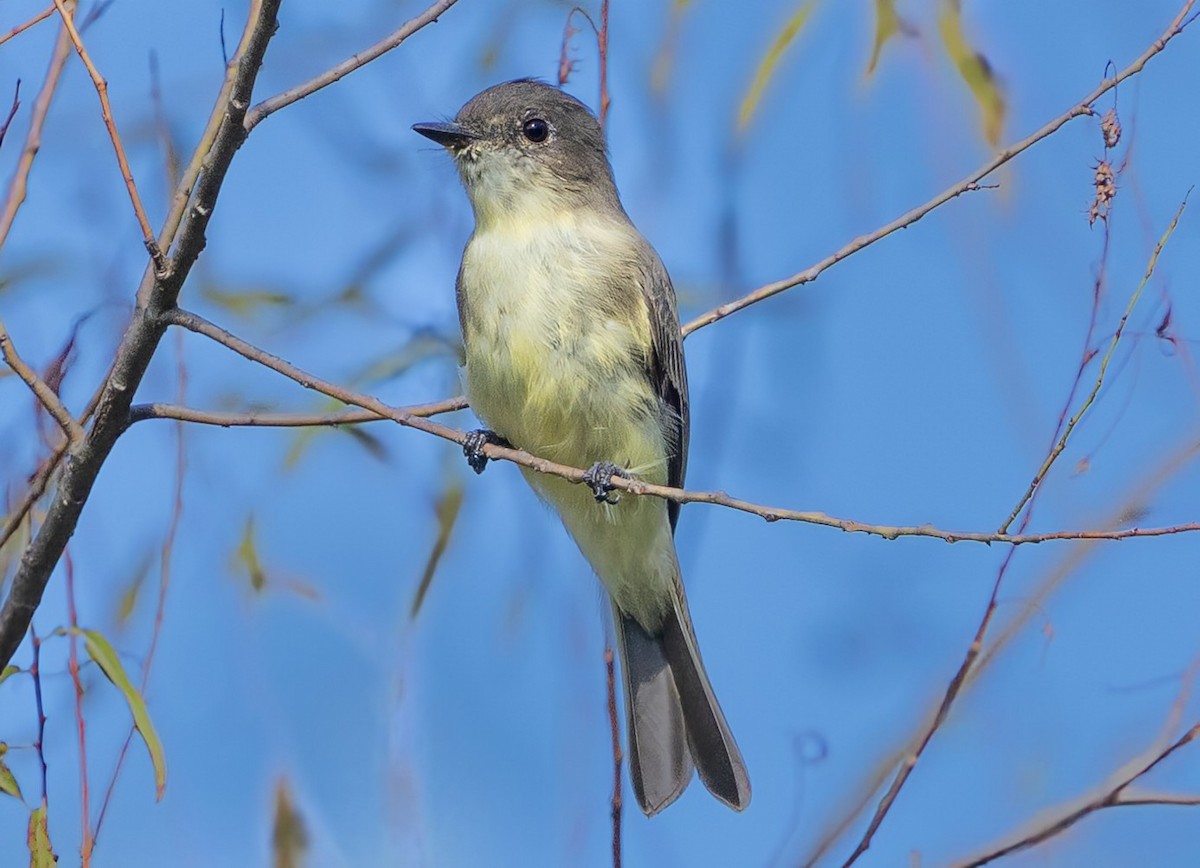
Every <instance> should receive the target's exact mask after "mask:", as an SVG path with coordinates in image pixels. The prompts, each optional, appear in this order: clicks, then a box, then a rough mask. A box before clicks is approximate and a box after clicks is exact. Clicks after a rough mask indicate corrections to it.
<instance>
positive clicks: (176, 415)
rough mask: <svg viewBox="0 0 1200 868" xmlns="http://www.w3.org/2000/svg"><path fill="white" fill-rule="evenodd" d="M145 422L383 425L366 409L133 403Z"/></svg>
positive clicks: (447, 403)
mask: <svg viewBox="0 0 1200 868" xmlns="http://www.w3.org/2000/svg"><path fill="white" fill-rule="evenodd" d="M466 408H467V401H466V399H465V398H447V399H445V400H443V401H434V402H432V403H429V404H418V405H415V406H412V407H405V408H404V410H403V412H405V413H407V414H409V415H410V416H422V417H428V416H437V415H440V414H441V413H452V412H454V411H455V410H465V409H466ZM145 419H175V420H178V421H180V422H194V423H196V424H200V425H219V426H220V427H222V428H234V427H243V426H244V427H250V428H313V427H321V426H329V425H359V424H362V423H364V422H383V421H386V420H387V417H386V416H381V415H379V414H378V413H374V412H372V411H370V410H341V411H339V412H337V413H256V412H253V411H252V412H247V413H226V412H220V411H214V410H196V409H193V408H192V407H179V406H177V405H175V404H136V405H134V406H133V407H132V408H131V409H130V411H129V421H130V423H133V422H141V421H143V420H145Z"/></svg>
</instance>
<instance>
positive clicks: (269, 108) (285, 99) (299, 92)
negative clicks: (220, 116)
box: [246, 0, 458, 132]
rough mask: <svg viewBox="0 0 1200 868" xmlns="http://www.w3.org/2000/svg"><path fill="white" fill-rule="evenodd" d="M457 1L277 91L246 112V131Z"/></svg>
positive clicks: (445, 0)
mask: <svg viewBox="0 0 1200 868" xmlns="http://www.w3.org/2000/svg"><path fill="white" fill-rule="evenodd" d="M457 2H458V0H438V2H436V3H434V4H433V5H432V6H430V7H429V8H428V9H426V10H425V11H424V12H422V13H421V14H420V15H417V16H416V17H415V18H410V19H409V20H408V21H405V22H404V23H403V24H402V25H400V27H399V28H398V29H397V30H395V31H394V32H393V33H392V34H391V35H389V36H387V37H385V38H384V39H381V40H380V41H379V42H376V43H375V44H374V45H372V46H371V47H370V48H367V49H364V50H363V51H360V52H358V53H357V54H354V55H351V56H350V57H348V58H346V60H344V61H342V62H341V63H339V64H338V65H337V66H335V67H333V68H332V69H328V70H326V71H325V72H323V73H321V74H320V75H318V76H316V77H315V78H311V79H309V80H308V81H306V82H304V83H303V84H298V85H296V86H295V87H293V88H290V89H288V90H285V91H284V92H283V93H280V94H276V95H275V96H273V97H271V98H270V99H265V100H263V101H262V102H260V103H259V104H258V105H256V106H255V107H254V108H252V109H251V110H250V111H249V113H248V114H247V115H246V132H250V130H252V129H254V128H255V127H256V126H258V125H259V123H261V122H262V120H263V119H264V118H266V117H267V116H268V115H272V114H274V113H275V112H277V111H279V110H280V109H281V108H285V107H286V106H289V105H291V104H292V103H294V102H299V101H300V100H302V99H304V98H305V97H306V96H311V95H312V94H314V93H316V92H317V91H319V90H320V89H321V88H323V87H328V86H329V85H331V84H333V83H334V82H335V81H338V80H340V79H342V78H345V77H346V76H347V75H349V74H350V73H352V72H354V70H356V69H358V68H359V67H361V66H365V65H366V64H368V63H370V62H371V61H372V60H374V59H375V58H377V57H379V56H380V55H383V54H386V53H387V52H389V51H391V50H392V49H393V48H395V47H396V46H398V45H399V44H400V43H401V42H403V41H404V40H406V39H408V37H410V36H412V35H413V34H414V33H416V32H417V31H418V30H420V29H422V28H423V27H425V26H426V25H428V24H434V23H436V22H437V20H438V18H439V17H440V16H441V15H442V13H444V12H445V11H446V10H447V9H449V8H450V7H451V6H453V5H454V4H455V3H457Z"/></svg>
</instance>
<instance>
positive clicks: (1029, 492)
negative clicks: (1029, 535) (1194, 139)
mask: <svg viewBox="0 0 1200 868" xmlns="http://www.w3.org/2000/svg"><path fill="white" fill-rule="evenodd" d="M1188 192H1189V194H1190V192H1191V191H1190V190H1189V191H1188ZM1186 207H1187V196H1184V197H1183V201H1182V202H1181V203H1180V204H1179V210H1177V211H1176V212H1175V216H1174V217H1173V218H1172V219H1171V223H1170V225H1169V226H1167V231H1166V232H1164V233H1163V234H1162V237H1161V238H1159V239H1158V243H1157V244H1155V245H1154V251H1153V252H1152V253H1151V254H1150V261H1149V262H1147V263H1146V271H1145V272H1144V273H1143V274H1142V279H1141V281H1140V282H1139V283H1138V285H1137V289H1135V290H1134V291H1133V295H1132V296H1130V298H1129V303H1128V304H1127V305H1126V306H1125V312H1124V313H1123V314H1121V320H1120V322H1118V323H1117V329H1116V331H1114V332H1113V336H1112V340H1110V341H1109V343H1108V350H1107V352H1105V353H1104V358H1102V359H1101V360H1100V370H1099V371H1098V372H1097V374H1096V382H1095V383H1093V384H1092V390H1091V391H1090V392H1089V393H1088V396H1087V397H1086V398H1085V399H1084V401H1083V404H1082V405H1081V406H1080V408H1079V409H1078V410H1077V411H1076V412H1075V415H1074V416H1072V417H1071V419H1070V421H1069V422H1067V425H1066V427H1065V428H1063V432H1062V436H1061V437H1060V438H1059V439H1058V443H1056V444H1055V446H1054V448H1053V449H1051V450H1050V454H1049V455H1047V456H1046V460H1045V461H1043V462H1042V466H1041V467H1039V468H1038V471H1037V473H1035V474H1034V475H1033V479H1032V480H1030V482H1029V487H1028V488H1027V489H1026V490H1025V493H1024V494H1023V495H1021V499H1020V500H1019V501H1017V505H1016V506H1014V507H1013V509H1012V512H1011V513H1009V516H1008V518H1006V519H1005V520H1004V523H1003V524H1002V525H1000V528H999V531H1000V533H1004V532H1005V531H1007V530H1008V528H1009V527H1010V526H1011V525H1012V523H1013V522H1014V521H1015V520H1016V518H1017V516H1018V515H1020V514H1021V510H1022V509H1024V508H1025V505H1026V504H1027V503H1029V500H1030V498H1032V497H1033V492H1034V490H1035V489H1036V488H1037V487H1038V486H1039V485H1040V484H1041V482H1042V480H1043V479H1045V478H1046V474H1047V473H1049V472H1050V468H1051V467H1052V466H1053V465H1054V462H1055V461H1057V460H1058V456H1060V455H1062V453H1063V450H1064V449H1066V448H1067V438H1069V437H1070V436H1071V432H1072V431H1074V430H1075V426H1076V425H1077V424H1079V420H1080V419H1082V418H1083V414H1084V413H1086V412H1087V411H1088V408H1089V407H1091V406H1092V403H1093V402H1094V401H1095V400H1096V396H1097V395H1098V394H1100V387H1101V386H1103V385H1104V374H1105V373H1106V372H1107V371H1108V364H1109V362H1111V361H1112V357H1113V353H1115V352H1116V350H1117V344H1119V343H1120V342H1121V337H1122V336H1123V335H1124V334H1125V325H1126V323H1128V322H1129V317H1130V315H1132V314H1133V309H1134V307H1135V306H1136V305H1137V303H1138V299H1140V298H1141V297H1142V290H1144V289H1145V288H1146V284H1147V283H1149V282H1150V277H1151V276H1152V275H1153V274H1154V268H1155V266H1156V265H1157V264H1158V256H1159V254H1160V253H1162V251H1163V248H1164V247H1166V245H1167V241H1168V240H1170V238H1171V235H1172V234H1173V233H1174V232H1175V227H1176V226H1178V225H1179V218H1180V217H1181V216H1183V209H1184V208H1186Z"/></svg>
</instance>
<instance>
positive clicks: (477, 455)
mask: <svg viewBox="0 0 1200 868" xmlns="http://www.w3.org/2000/svg"><path fill="white" fill-rule="evenodd" d="M489 443H490V444H491V445H492V446H510V445H511V444H510V443H509V442H508V441H507V440H505V439H504V438H503V437H501V436H500V435H499V434H497V433H496V432H495V431H489V430H488V429H487V428H480V429H478V430H476V431H468V432H467V440H466V442H465V443H463V455H465V456H466V458H467V464H470V465H471V469H472V470H474V471H475V472H476V473H483V468H485V467H487V463H488V457H487V455H485V454H484V452H483V447H485V446H487V445H488V444H489Z"/></svg>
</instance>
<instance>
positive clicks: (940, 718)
mask: <svg viewBox="0 0 1200 868" xmlns="http://www.w3.org/2000/svg"><path fill="white" fill-rule="evenodd" d="M1186 202H1187V199H1186V197H1185V199H1184V204H1186ZM1183 207H1184V205H1180V207H1179V210H1178V211H1177V212H1176V213H1175V217H1174V218H1173V219H1172V220H1171V224H1170V226H1169V228H1168V229H1167V231H1166V233H1164V235H1163V237H1162V239H1161V240H1160V241H1159V243H1158V245H1157V246H1156V247H1155V249H1154V252H1153V253H1152V254H1151V256H1150V261H1149V264H1148V266H1147V269H1146V273H1145V275H1144V276H1143V277H1142V280H1141V282H1140V283H1139V284H1138V287H1137V289H1136V290H1135V291H1134V293H1133V295H1132V297H1131V298H1130V301H1129V304H1128V305H1127V306H1126V308H1125V313H1124V315H1123V316H1122V317H1121V322H1120V325H1119V326H1118V328H1117V332H1116V334H1115V335H1114V338H1113V341H1112V343H1111V344H1110V346H1109V350H1108V353H1107V354H1106V355H1105V357H1104V362H1103V363H1102V364H1101V367H1100V374H1099V377H1098V378H1097V380H1096V385H1095V387H1094V388H1093V390H1092V392H1091V394H1090V395H1089V396H1088V399H1087V400H1086V401H1085V402H1084V405H1083V407H1082V408H1081V409H1080V411H1079V412H1078V413H1076V415H1075V416H1074V417H1073V418H1072V419H1071V421H1070V422H1069V423H1068V424H1067V426H1066V428H1065V429H1064V430H1063V436H1062V439H1061V440H1060V441H1059V446H1060V448H1059V450H1058V451H1059V452H1061V451H1062V450H1061V447H1062V446H1065V444H1066V438H1067V436H1068V435H1069V434H1070V433H1071V429H1072V428H1073V427H1074V425H1075V423H1076V422H1077V421H1078V420H1079V418H1080V417H1081V416H1082V414H1083V412H1084V411H1085V410H1086V409H1087V408H1088V406H1090V405H1091V403H1092V401H1093V399H1094V398H1095V397H1096V394H1097V393H1098V392H1099V391H1100V386H1101V384H1102V383H1103V380H1104V371H1105V369H1106V368H1107V365H1108V361H1109V359H1111V357H1112V354H1113V351H1114V350H1115V349H1116V345H1117V342H1118V341H1119V340H1120V336H1121V333H1122V331H1123V330H1124V326H1125V323H1126V321H1128V319H1129V315H1130V314H1131V313H1132V311H1133V307H1134V305H1135V304H1136V303H1137V300H1138V298H1139V297H1140V295H1141V292H1142V289H1143V287H1145V285H1146V283H1147V282H1148V281H1149V280H1150V276H1151V275H1152V274H1153V273H1154V267H1155V265H1156V263H1157V262H1158V255H1159V253H1160V252H1161V251H1162V248H1163V246H1164V245H1165V244H1166V242H1167V239H1169V238H1170V237H1171V233H1172V232H1174V230H1175V226H1176V225H1177V224H1178V222H1179V216H1180V214H1182V213H1183ZM1035 488H1036V487H1032V488H1031V489H1030V491H1029V492H1028V493H1027V496H1026V497H1025V498H1024V499H1023V500H1022V502H1021V504H1020V506H1019V507H1018V508H1017V509H1016V510H1014V511H1013V516H1012V517H1015V516H1016V515H1017V514H1018V513H1020V511H1021V507H1023V506H1024V504H1026V503H1029V502H1030V499H1031V498H1032V497H1033V496H1034V494H1035V493H1036V492H1035ZM1032 515H1033V512H1032V506H1031V508H1030V509H1029V510H1026V511H1025V515H1024V517H1023V518H1022V521H1021V527H1020V530H1021V532H1022V533H1023V532H1024V531H1025V529H1026V528H1027V527H1028V526H1029V522H1030V520H1031V518H1032ZM1011 521H1012V518H1010V519H1009V521H1006V522H1005V523H1004V525H1003V526H1002V527H1001V528H1000V532H1001V533H1004V532H1005V531H1006V530H1007V529H1008V526H1009V524H1010V523H1011ZM1018 535H1019V534H1018ZM1016 551H1017V550H1016V547H1015V546H1014V547H1012V548H1010V549H1009V550H1008V552H1007V553H1006V554H1005V557H1004V560H1003V561H1002V562H1001V564H1000V569H999V570H998V571H997V573H996V579H995V581H994V582H993V584H992V591H991V594H990V595H989V597H988V602H987V606H986V607H985V608H984V612H983V617H982V618H980V621H979V625H978V627H977V628H976V630H975V635H974V637H973V638H972V640H971V644H970V645H969V646H968V648H967V652H966V654H965V655H964V656H963V660H962V663H961V664H960V665H959V667H958V670H957V671H956V672H955V674H954V677H953V678H951V679H950V683H949V685H948V686H947V688H946V693H945V695H944V696H943V697H942V703H941V705H940V706H939V708H938V711H937V714H936V715H934V717H933V719H932V720H931V721H930V722H929V724H928V725H927V726H926V728H925V729H924V731H923V732H922V734H921V736H920V738H919V740H918V741H917V743H916V746H915V747H914V748H913V750H912V751H911V752H910V753H909V754H908V755H907V756H906V757H905V758H904V762H903V763H902V764H901V766H900V768H899V769H898V770H897V772H896V775H895V777H894V778H893V779H892V784H891V786H890V787H888V790H887V792H886V793H884V795H883V797H882V798H881V799H880V800H879V804H878V805H877V806H876V808H875V813H874V814H873V815H872V817H871V821H870V823H869V824H868V825H867V829H866V831H865V832H864V833H863V835H862V837H861V838H860V839H859V842H858V844H857V845H856V846H855V848H854V851H853V852H852V853H851V854H850V858H849V859H847V860H846V862H845V866H846V868H849V866H850V865H853V864H854V863H855V862H856V861H857V860H858V858H859V857H860V856H862V854H863V853H865V852H866V851H867V850H868V848H870V846H871V840H872V839H873V838H874V836H875V833H876V832H877V831H878V830H879V827H880V826H881V825H882V823H883V821H884V819H885V818H886V817H887V815H888V813H889V812H890V811H891V809H892V806H893V805H894V804H895V803H896V799H897V798H899V796H900V791H901V790H902V789H903V788H904V785H905V784H906V783H907V782H908V778H909V776H910V775H911V774H912V772H913V769H914V768H916V765H917V763H918V762H919V761H920V760H921V757H922V755H923V754H924V752H925V749H926V747H928V746H929V742H930V741H931V740H932V739H933V736H934V734H935V733H936V732H937V731H938V730H939V729H940V728H941V726H942V724H943V723H944V722H945V720H946V717H947V716H948V715H949V713H950V708H951V706H953V704H954V702H955V701H956V700H957V699H958V695H959V693H960V692H961V691H962V689H963V687H964V686H965V685H966V683H967V678H968V676H969V675H970V673H971V670H972V669H973V668H974V666H975V662H976V660H977V659H978V657H979V655H980V653H981V651H982V650H983V640H984V637H985V636H986V635H987V632H988V628H989V627H990V626H991V623H992V617H993V616H994V615H995V614H996V609H997V601H998V599H999V596H1000V587H1001V585H1002V584H1003V582H1004V577H1005V575H1006V574H1007V572H1008V568H1009V565H1010V564H1011V563H1012V559H1013V557H1014V555H1015V554H1016Z"/></svg>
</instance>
